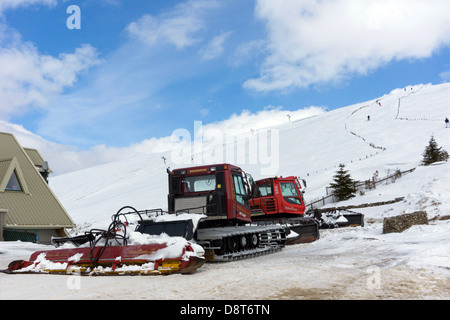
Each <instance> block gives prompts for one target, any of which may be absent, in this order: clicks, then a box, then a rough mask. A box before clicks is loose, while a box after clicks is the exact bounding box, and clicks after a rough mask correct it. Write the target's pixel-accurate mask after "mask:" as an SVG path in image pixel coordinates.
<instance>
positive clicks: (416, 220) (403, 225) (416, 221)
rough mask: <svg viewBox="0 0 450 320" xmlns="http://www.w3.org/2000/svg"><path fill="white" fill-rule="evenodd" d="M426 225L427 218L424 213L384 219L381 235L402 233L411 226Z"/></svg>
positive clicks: (419, 212)
mask: <svg viewBox="0 0 450 320" xmlns="http://www.w3.org/2000/svg"><path fill="white" fill-rule="evenodd" d="M420 224H428V216H427V213H426V212H425V211H418V212H414V213H407V214H402V215H400V216H396V217H390V218H384V220H383V233H391V232H397V233H399V232H403V231H405V230H406V229H409V228H410V227H411V226H414V225H420Z"/></svg>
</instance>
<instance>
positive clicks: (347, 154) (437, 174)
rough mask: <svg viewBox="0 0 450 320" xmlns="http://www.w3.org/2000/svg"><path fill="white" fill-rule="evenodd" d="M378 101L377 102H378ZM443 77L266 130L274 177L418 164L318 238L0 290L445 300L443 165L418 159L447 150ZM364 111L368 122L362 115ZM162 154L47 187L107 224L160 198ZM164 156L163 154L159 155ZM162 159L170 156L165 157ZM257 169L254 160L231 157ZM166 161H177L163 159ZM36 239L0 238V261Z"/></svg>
mask: <svg viewBox="0 0 450 320" xmlns="http://www.w3.org/2000/svg"><path fill="white" fill-rule="evenodd" d="M376 100H379V101H380V103H381V106H380V105H379V104H378V103H376ZM449 104H450V84H442V85H437V86H432V85H418V86H413V87H407V88H404V89H403V88H402V89H397V90H393V91H392V92H391V93H389V94H387V95H385V96H383V97H381V98H379V99H374V100H371V101H368V102H363V103H358V104H356V105H353V106H349V107H345V108H341V109H338V110H334V111H331V112H327V113H323V114H321V115H318V116H315V117H312V118H308V119H303V120H301V121H297V122H292V123H287V124H286V125H284V126H281V127H277V128H272V130H273V129H278V130H279V136H280V143H279V170H278V175H283V176H284V175H286V176H287V175H298V176H301V177H302V178H306V179H307V181H308V190H307V200H312V199H314V198H317V197H320V196H323V195H324V194H325V187H326V186H327V185H328V184H329V183H330V182H331V180H332V177H333V175H334V174H335V172H336V170H337V166H338V165H339V164H340V163H344V164H345V165H346V169H348V170H349V172H350V174H351V175H352V177H353V178H354V179H359V180H367V179H370V178H371V177H372V176H373V174H374V173H375V172H376V171H378V172H379V177H380V178H381V177H383V176H385V175H387V173H388V172H389V173H392V172H393V171H395V170H397V169H400V170H407V169H411V168H417V169H416V170H415V171H414V172H412V173H409V174H407V175H404V176H403V177H402V178H400V179H398V180H397V181H396V182H395V183H393V184H389V185H383V186H378V187H377V188H376V189H374V190H371V191H366V192H365V194H364V195H358V196H357V197H356V198H354V199H351V200H349V201H346V202H344V203H340V204H339V205H358V204H364V203H372V202H380V201H388V200H393V199H395V198H398V197H404V198H405V199H404V200H403V201H401V202H398V203H395V204H391V205H385V206H379V207H371V208H364V209H355V210H356V211H358V212H361V213H364V214H365V221H366V224H365V227H363V228H361V227H358V228H345V229H334V230H321V238H320V239H319V240H318V241H316V242H314V243H310V244H301V245H294V246H289V247H286V248H284V249H283V250H282V251H281V252H278V253H274V254H270V255H265V256H262V257H258V258H255V259H249V260H243V261H238V262H231V263H222V264H217V263H216V264H206V265H204V266H203V267H201V268H200V269H198V270H197V272H196V273H195V274H193V275H171V276H167V277H156V276H155V277H143V276H137V277H81V278H79V277H76V278H74V277H73V276H72V277H70V276H47V275H14V276H9V275H5V274H0V283H1V286H0V298H2V299H27V298H30V299H34V298H42V299H86V298H87V299H92V298H94V299H130V298H135V299H449V298H450V220H449V219H446V217H449V216H450V184H449V181H450V164H449V163H444V164H440V165H435V166H429V167H421V166H419V164H420V161H421V159H422V153H423V151H424V149H425V146H426V145H427V144H428V141H429V139H430V137H431V135H434V137H435V139H436V141H437V143H438V144H439V146H441V147H443V148H444V149H445V150H447V151H450V129H446V128H445V125H444V121H443V120H444V119H445V117H446V116H449V115H448V114H447V112H449V107H448V106H449ZM368 115H370V121H368V120H367V116H368ZM161 156H162V154H153V155H145V156H144V155H143V156H141V157H135V158H133V159H130V160H128V161H121V162H115V163H110V164H106V165H103V166H100V167H96V168H91V169H85V170H82V171H78V172H73V173H69V174H66V175H62V176H58V177H53V178H52V179H51V181H50V185H51V187H52V188H53V190H54V191H55V193H56V194H57V196H58V198H59V199H60V201H61V202H62V204H63V205H64V206H65V208H66V209H67V211H68V212H69V214H70V215H71V216H72V218H73V219H74V220H75V222H76V223H77V224H78V225H79V226H80V229H82V228H90V227H102V228H106V227H107V226H108V224H109V222H110V221H111V220H110V217H111V215H112V214H114V213H115V212H116V211H117V210H118V209H119V208H121V207H123V206H125V205H131V206H134V207H136V208H138V209H146V208H157V207H162V208H165V207H166V199H167V198H166V194H167V176H166V175H167V174H166V171H165V170H166V166H165V165H164V163H162V160H161ZM165 156H167V155H165ZM169 164H170V159H169ZM238 165H241V166H242V167H243V169H244V170H245V171H247V172H250V173H252V175H253V176H254V177H255V178H260V177H262V176H263V175H262V174H261V173H260V172H261V171H260V165H255V164H246V163H243V164H239V163H238ZM172 169H174V167H173V166H172ZM418 210H424V211H426V212H427V213H428V217H429V219H430V220H431V221H430V223H429V225H423V226H413V227H411V228H410V229H409V230H407V231H405V232H403V233H401V234H382V220H383V218H384V217H388V216H395V215H399V214H402V213H410V212H414V211H418ZM43 248H44V249H45V248H46V247H45V246H42V245H36V244H26V243H20V242H15V243H0V269H4V268H6V266H7V265H8V263H9V262H10V261H12V260H16V259H28V258H29V255H30V254H31V253H32V252H33V251H36V250H42V249H43Z"/></svg>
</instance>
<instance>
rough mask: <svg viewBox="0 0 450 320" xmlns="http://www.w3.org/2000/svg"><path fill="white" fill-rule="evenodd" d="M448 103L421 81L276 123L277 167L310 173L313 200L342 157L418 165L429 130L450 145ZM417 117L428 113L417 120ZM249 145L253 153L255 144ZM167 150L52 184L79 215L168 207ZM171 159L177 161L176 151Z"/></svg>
mask: <svg viewBox="0 0 450 320" xmlns="http://www.w3.org/2000/svg"><path fill="white" fill-rule="evenodd" d="M377 101H379V102H380V103H381V106H380V105H379V104H378V103H377ZM399 101H400V104H399ZM449 103H450V84H442V85H436V86H432V85H417V86H413V87H408V88H405V89H396V90H393V91H392V92H391V93H389V94H386V95H385V96H383V97H380V98H379V99H374V100H370V101H367V102H363V103H358V104H355V105H352V106H348V107H344V108H340V109H337V110H333V111H330V112H327V113H323V114H320V115H318V116H314V117H311V118H307V119H302V120H299V121H296V122H292V123H286V124H285V125H283V126H279V127H272V128H270V129H269V130H274V129H276V130H279V150H278V156H279V159H278V160H279V165H278V170H277V175H281V176H286V175H298V176H301V177H303V178H306V179H307V181H308V192H307V195H306V197H307V200H308V199H310V200H311V199H314V198H316V197H320V196H323V195H324V194H325V187H326V186H327V185H328V184H329V183H330V182H331V180H332V177H333V175H334V174H335V172H336V170H337V166H338V165H339V164H340V163H344V164H345V165H346V167H347V169H348V170H349V171H350V173H351V174H352V177H353V178H354V179H359V180H366V179H370V178H371V177H372V175H373V174H374V172H375V171H378V172H379V176H380V177H383V176H385V175H387V173H388V172H393V171H395V170H397V169H401V170H407V169H411V168H414V167H416V166H418V165H419V164H420V161H421V158H422V153H423V150H424V148H425V146H426V145H427V143H428V140H429V139H430V137H431V135H434V136H435V138H436V140H437V142H438V144H439V145H440V146H442V147H443V148H444V149H446V150H450V138H449V135H450V130H446V129H445V126H444V121H443V120H444V119H445V116H446V112H447V110H448V105H449ZM368 116H370V121H368V120H367V117H368ZM416 118H420V119H424V120H413V119H416ZM238 139H239V137H238ZM204 146H205V150H204V154H206V153H208V152H209V151H208V150H209V149H208V148H207V144H206V143H205V144H204ZM213 147H215V148H217V146H213ZM245 152H246V153H247V159H248V153H249V152H250V150H249V148H247V149H246V150H245ZM163 155H164V156H166V157H168V154H167V153H164V154H163V153H156V154H151V155H142V156H138V157H134V158H132V159H130V160H124V161H118V162H113V163H109V164H106V165H102V166H98V167H94V168H89V169H85V170H81V171H77V172H72V173H69V174H65V175H61V176H57V177H53V178H52V179H51V180H50V185H51V187H52V188H53V190H54V191H55V193H56V194H57V196H58V198H59V199H60V200H61V202H62V203H63V205H64V206H65V207H66V209H67V210H68V212H69V213H70V214H71V216H72V217H73V219H75V221H76V222H77V223H80V224H83V223H85V222H89V223H97V222H98V223H100V224H102V225H105V224H107V223H108V222H109V218H110V216H111V215H112V214H113V213H115V212H116V211H117V210H118V209H120V208H121V207H122V206H125V205H131V206H134V207H136V208H138V209H146V208H159V207H161V208H166V199H167V173H166V166H165V165H164V163H163V161H162V159H161V157H162V156H163ZM235 159H238V157H237V156H235ZM223 160H224V161H222V162H225V160H228V159H226V158H225V157H224V158H223ZM247 162H248V161H247ZM233 163H235V164H237V165H240V166H241V167H242V168H243V169H244V170H245V171H246V172H249V173H251V174H252V175H253V177H254V178H256V179H257V178H261V177H263V175H262V174H261V167H262V165H261V161H260V159H258V164H249V163H239V162H236V161H235V162H233ZM168 165H171V166H172V169H174V168H175V167H176V165H174V164H173V163H172V162H171V160H170V157H169V159H168ZM185 166H186V165H185ZM178 167H180V166H178Z"/></svg>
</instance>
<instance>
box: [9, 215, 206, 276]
mask: <svg viewBox="0 0 450 320" xmlns="http://www.w3.org/2000/svg"><path fill="white" fill-rule="evenodd" d="M124 209H131V210H132V211H131V212H127V213H121V211H122V210H124ZM144 213H149V211H145V212H143V211H141V212H138V211H137V210H136V209H134V208H131V207H124V208H122V209H121V210H119V212H118V213H117V214H116V215H114V216H113V221H112V223H111V224H110V226H109V228H108V230H99V229H93V230H90V231H89V232H86V233H85V234H84V235H80V236H75V237H67V238H55V239H53V243H54V245H55V246H60V245H63V247H62V248H58V249H54V250H45V251H38V252H34V253H33V254H32V255H31V257H30V259H29V260H17V261H13V262H11V263H10V264H9V266H8V269H6V270H2V272H4V273H8V274H20V273H48V274H79V275H135V274H141V275H159V274H172V273H183V274H186V273H193V272H194V271H195V270H196V269H198V268H199V267H201V266H202V265H203V264H204V263H205V259H204V258H203V257H202V254H203V253H204V251H203V249H201V248H200V249H201V250H198V248H199V246H197V245H194V244H191V243H189V242H188V241H186V240H185V239H182V238H179V239H178V240H177V239H173V238H170V237H166V238H159V239H150V240H149V241H144V243H143V244H130V243H129V236H128V235H127V231H126V230H127V228H128V220H127V218H126V216H128V215H130V214H137V215H138V216H139V218H140V220H139V223H138V226H137V228H136V230H138V229H139V228H140V227H141V225H142V223H145V220H144V219H142V214H144ZM151 213H154V211H152V212H151ZM123 220H125V221H123ZM66 243H70V245H69V247H70V248H64V247H67V245H66V246H64V244H66Z"/></svg>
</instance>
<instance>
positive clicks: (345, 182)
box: [330, 164, 356, 201]
mask: <svg viewBox="0 0 450 320" xmlns="http://www.w3.org/2000/svg"><path fill="white" fill-rule="evenodd" d="M333 181H334V182H332V183H330V187H331V188H333V190H334V196H335V197H336V198H337V200H338V201H343V200H348V199H351V198H353V197H354V196H355V193H356V189H355V181H354V180H353V179H352V178H351V177H350V174H349V173H348V171H347V170H345V165H344V164H340V165H339V170H338V171H337V172H336V175H335V176H334V177H333Z"/></svg>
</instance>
